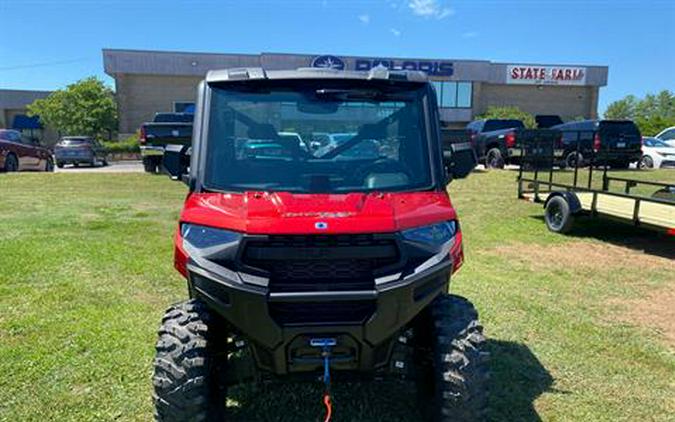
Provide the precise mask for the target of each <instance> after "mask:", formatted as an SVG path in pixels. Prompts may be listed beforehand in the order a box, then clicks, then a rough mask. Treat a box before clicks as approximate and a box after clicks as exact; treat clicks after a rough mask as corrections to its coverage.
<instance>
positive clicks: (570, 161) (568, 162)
mask: <svg viewBox="0 0 675 422" xmlns="http://www.w3.org/2000/svg"><path fill="white" fill-rule="evenodd" d="M577 163H579V164H577ZM583 163H584V156H583V155H581V153H580V152H576V151H573V152H570V153H569V154H567V156H566V157H565V166H566V167H567V168H570V169H572V170H574V168H575V167H576V166H577V165H578V166H579V167H581V166H582V165H583Z"/></svg>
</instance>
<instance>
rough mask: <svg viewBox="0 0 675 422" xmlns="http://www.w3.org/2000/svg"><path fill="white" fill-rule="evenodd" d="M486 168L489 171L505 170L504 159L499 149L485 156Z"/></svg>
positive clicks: (492, 150)
mask: <svg viewBox="0 0 675 422" xmlns="http://www.w3.org/2000/svg"><path fill="white" fill-rule="evenodd" d="M485 168H487V169H503V168H504V158H502V152H501V151H500V150H499V148H492V149H490V150H489V151H488V152H487V154H486V155H485Z"/></svg>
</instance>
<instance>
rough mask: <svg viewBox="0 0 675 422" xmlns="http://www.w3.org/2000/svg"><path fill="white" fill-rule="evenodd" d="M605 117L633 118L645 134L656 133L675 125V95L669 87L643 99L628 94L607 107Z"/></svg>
mask: <svg viewBox="0 0 675 422" xmlns="http://www.w3.org/2000/svg"><path fill="white" fill-rule="evenodd" d="M605 119H629V120H633V121H634V122H635V124H637V125H638V127H639V128H640V132H642V134H643V135H656V134H657V133H658V132H660V131H661V130H663V129H664V128H667V127H670V126H675V95H673V93H672V92H671V91H669V90H667V89H664V90H663V91H661V92H659V93H658V94H656V95H653V94H647V95H646V96H645V98H644V99H641V100H640V99H638V98H636V97H635V96H633V95H628V96H626V97H625V98H623V99H621V100H618V101H614V102H613V103H611V104H610V105H609V106H608V107H607V111H605Z"/></svg>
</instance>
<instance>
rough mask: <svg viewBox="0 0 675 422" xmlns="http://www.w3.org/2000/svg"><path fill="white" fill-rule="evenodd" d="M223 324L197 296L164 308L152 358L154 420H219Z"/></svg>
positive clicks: (222, 408)
mask: <svg viewBox="0 0 675 422" xmlns="http://www.w3.org/2000/svg"><path fill="white" fill-rule="evenodd" d="M222 328H223V327H222V323H220V321H218V320H217V319H216V318H215V316H214V315H212V314H211V313H210V312H209V310H208V309H207V308H206V306H205V305H204V304H203V303H202V302H200V301H198V300H190V301H187V302H183V303H179V304H176V305H174V306H172V307H171V308H169V309H168V310H167V311H166V314H165V315H164V318H163V319H162V326H161V327H160V329H159V340H158V341H157V346H156V355H155V361H154V375H153V377H152V383H153V387H154V393H153V401H154V403H155V419H156V420H157V421H187V420H190V421H212V420H214V421H215V420H218V421H222V420H223V418H224V417H225V399H226V391H225V387H224V385H225V384H224V382H223V379H224V372H225V366H226V365H225V364H226V362H227V358H226V356H227V353H226V349H225V344H224V340H223V339H226V338H227V333H226V332H225V331H226V330H223V329H222Z"/></svg>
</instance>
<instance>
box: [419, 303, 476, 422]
mask: <svg viewBox="0 0 675 422" xmlns="http://www.w3.org/2000/svg"><path fill="white" fill-rule="evenodd" d="M414 330H415V333H416V334H415V338H414V342H415V346H414V347H415V357H414V360H415V367H416V371H415V372H416V380H417V391H418V397H419V399H420V404H421V405H422V409H425V410H426V412H427V413H428V414H427V416H428V417H429V419H431V420H433V421H435V422H449V421H482V420H485V418H486V412H487V404H488V403H487V402H488V378H489V362H488V360H489V353H488V352H487V350H486V341H485V337H484V336H483V327H482V326H481V325H480V323H479V322H478V312H477V311H476V309H475V308H474V306H473V305H472V304H471V302H469V301H468V300H466V299H464V298H463V297H460V296H454V295H448V294H442V295H440V296H439V297H438V298H436V299H435V300H434V301H433V302H432V303H431V305H429V307H428V308H427V309H425V311H424V312H423V313H422V314H421V315H420V316H419V317H418V320H417V321H416V328H414Z"/></svg>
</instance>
